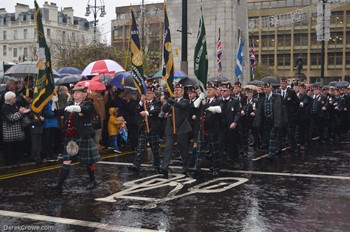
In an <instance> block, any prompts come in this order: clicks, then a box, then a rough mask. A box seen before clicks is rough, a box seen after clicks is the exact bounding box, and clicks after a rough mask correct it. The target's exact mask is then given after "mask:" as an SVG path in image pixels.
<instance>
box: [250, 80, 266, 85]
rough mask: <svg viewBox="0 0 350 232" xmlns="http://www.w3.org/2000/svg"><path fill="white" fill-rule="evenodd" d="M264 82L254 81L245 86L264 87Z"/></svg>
mask: <svg viewBox="0 0 350 232" xmlns="http://www.w3.org/2000/svg"><path fill="white" fill-rule="evenodd" d="M264 83H265V82H263V81H261V80H254V81H251V82H248V84H247V85H255V86H259V85H264Z"/></svg>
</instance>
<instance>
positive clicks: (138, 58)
mask: <svg viewBox="0 0 350 232" xmlns="http://www.w3.org/2000/svg"><path fill="white" fill-rule="evenodd" d="M131 18H132V25H131V73H132V76H133V78H134V83H135V86H136V88H137V89H138V91H139V93H140V94H144V93H145V88H144V83H145V80H144V76H143V66H142V65H143V61H142V52H141V44H140V37H139V31H138V29H137V24H136V19H135V15H134V11H133V10H131Z"/></svg>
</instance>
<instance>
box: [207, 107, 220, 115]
mask: <svg viewBox="0 0 350 232" xmlns="http://www.w3.org/2000/svg"><path fill="white" fill-rule="evenodd" d="M207 110H208V111H210V112H212V113H214V114H215V113H219V114H220V113H221V107H220V106H209V107H208V108H207Z"/></svg>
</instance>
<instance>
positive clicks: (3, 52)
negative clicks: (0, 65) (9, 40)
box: [2, 45, 7, 56]
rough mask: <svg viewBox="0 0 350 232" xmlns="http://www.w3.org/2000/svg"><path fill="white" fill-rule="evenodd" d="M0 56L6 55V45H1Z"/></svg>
mask: <svg viewBox="0 0 350 232" xmlns="http://www.w3.org/2000/svg"><path fill="white" fill-rule="evenodd" d="M2 56H7V46H6V45H3V46H2Z"/></svg>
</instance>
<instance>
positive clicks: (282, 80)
mask: <svg viewBox="0 0 350 232" xmlns="http://www.w3.org/2000/svg"><path fill="white" fill-rule="evenodd" d="M280 82H288V80H287V78H285V77H281V78H280Z"/></svg>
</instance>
